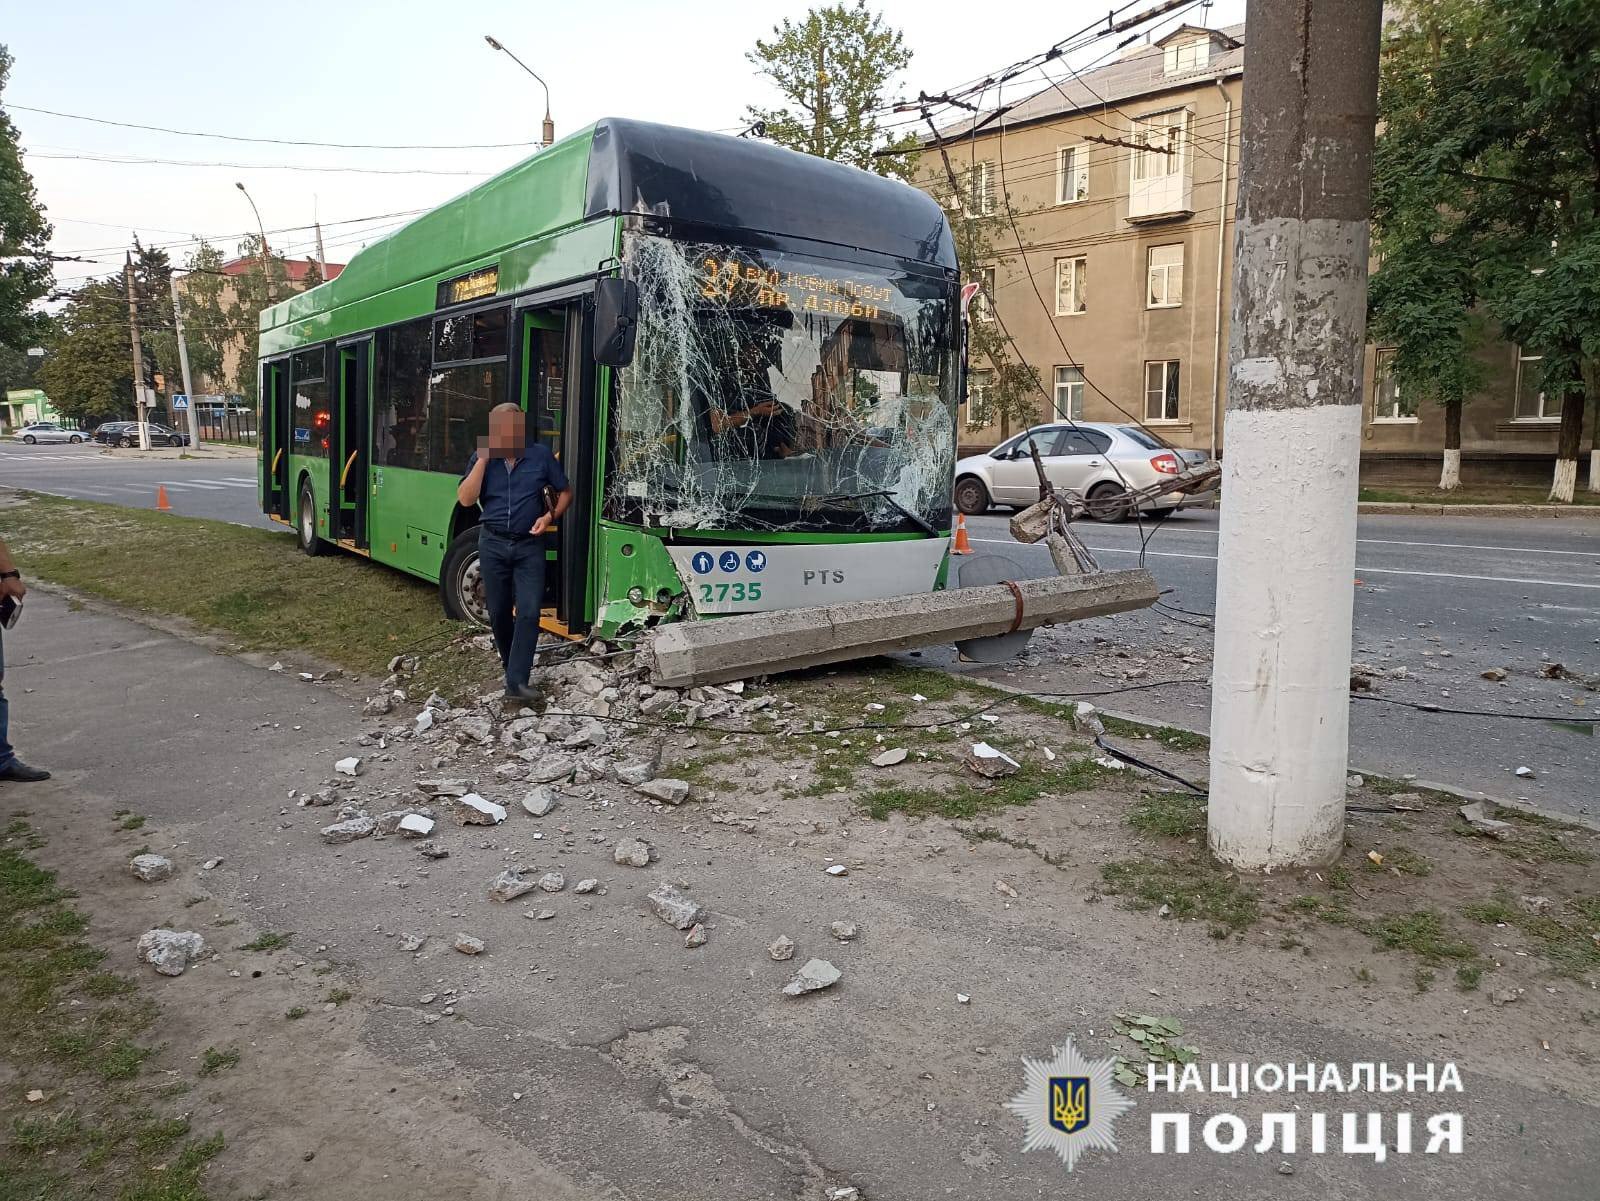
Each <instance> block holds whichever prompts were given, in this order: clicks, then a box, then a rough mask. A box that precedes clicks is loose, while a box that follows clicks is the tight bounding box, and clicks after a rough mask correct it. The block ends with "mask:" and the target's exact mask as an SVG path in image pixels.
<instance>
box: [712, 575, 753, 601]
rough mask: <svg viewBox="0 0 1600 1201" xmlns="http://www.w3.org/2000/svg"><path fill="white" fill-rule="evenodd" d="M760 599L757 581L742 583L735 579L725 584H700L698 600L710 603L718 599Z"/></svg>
mask: <svg viewBox="0 0 1600 1201" xmlns="http://www.w3.org/2000/svg"><path fill="white" fill-rule="evenodd" d="M760 599H761V584H760V582H759V581H754V580H753V581H751V582H750V583H748V584H747V583H744V582H743V581H735V582H733V583H727V584H701V585H700V601H701V603H702V604H711V603H713V602H719V601H743V600H753V601H757V600H760Z"/></svg>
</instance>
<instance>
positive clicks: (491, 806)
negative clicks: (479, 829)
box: [450, 792, 506, 826]
mask: <svg viewBox="0 0 1600 1201" xmlns="http://www.w3.org/2000/svg"><path fill="white" fill-rule="evenodd" d="M450 813H451V816H453V817H454V818H455V819H456V824H457V825H461V826H498V825H499V824H500V823H501V822H503V821H505V820H506V811H505V807H504V806H502V805H496V804H495V803H494V802H493V801H486V800H484V799H483V798H482V797H481V796H479V795H478V794H477V793H475V792H469V793H467V795H466V796H464V797H457V798H456V803H455V806H454V807H453V808H452V809H451V810H450Z"/></svg>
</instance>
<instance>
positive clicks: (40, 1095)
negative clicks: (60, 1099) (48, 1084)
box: [28, 1088, 45, 1105]
mask: <svg viewBox="0 0 1600 1201" xmlns="http://www.w3.org/2000/svg"><path fill="white" fill-rule="evenodd" d="M44 1099H45V1097H44V1089H42V1088H30V1089H29V1090H28V1103H29V1104H30V1105H37V1104H39V1103H40V1102H41V1101H43V1100H44Z"/></svg>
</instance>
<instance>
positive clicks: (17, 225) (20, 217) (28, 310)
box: [0, 45, 51, 351]
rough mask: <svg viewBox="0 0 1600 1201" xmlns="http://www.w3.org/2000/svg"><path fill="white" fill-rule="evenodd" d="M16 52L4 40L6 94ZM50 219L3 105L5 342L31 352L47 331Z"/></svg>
mask: <svg viewBox="0 0 1600 1201" xmlns="http://www.w3.org/2000/svg"><path fill="white" fill-rule="evenodd" d="M11 62H12V59H11V55H10V53H9V52H8V51H7V50H6V47H5V46H4V45H0V96H4V95H5V87H6V80H7V78H8V77H9V76H10V74H11ZM50 232H51V230H50V223H49V222H48V221H46V220H45V217H44V210H43V209H42V208H41V207H40V206H39V197H38V194H37V193H36V192H35V191H34V187H33V177H32V176H31V175H29V174H28V171H27V169H26V168H25V167H24V166H23V165H22V152H21V150H20V149H19V148H18V146H17V127H16V126H15V125H13V124H12V123H11V118H10V117H9V116H8V115H7V114H6V111H5V110H4V109H3V108H0V346H5V347H9V348H11V349H12V350H13V351H26V350H27V349H28V347H29V346H31V345H34V344H35V343H36V341H37V340H38V338H39V337H40V336H41V335H42V334H43V332H44V330H45V326H46V319H45V317H44V316H43V314H41V313H39V312H37V311H35V310H34V308H33V306H34V304H35V302H37V301H39V300H42V299H44V297H45V295H46V293H48V292H49V291H50V280H51V269H50V252H49V249H48V246H47V244H48V242H49V241H50Z"/></svg>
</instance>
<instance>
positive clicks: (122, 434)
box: [112, 421, 189, 447]
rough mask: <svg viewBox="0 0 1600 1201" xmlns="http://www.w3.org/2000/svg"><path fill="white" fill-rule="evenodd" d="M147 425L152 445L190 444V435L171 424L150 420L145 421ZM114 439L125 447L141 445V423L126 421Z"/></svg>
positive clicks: (115, 442) (116, 443) (117, 443)
mask: <svg viewBox="0 0 1600 1201" xmlns="http://www.w3.org/2000/svg"><path fill="white" fill-rule="evenodd" d="M145 425H146V426H147V428H148V429H149V430H150V445H151V446H188V445H189V435H188V434H181V433H179V432H178V431H177V430H175V429H173V428H172V427H171V426H169V425H161V424H159V423H158V422H154V421H148V422H146V423H145ZM112 441H113V442H114V444H115V445H117V446H123V447H129V446H138V445H139V423H138V422H137V421H129V422H126V423H125V424H124V425H123V428H122V429H120V430H118V431H117V433H116V436H115V438H114V439H112Z"/></svg>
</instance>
